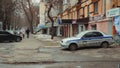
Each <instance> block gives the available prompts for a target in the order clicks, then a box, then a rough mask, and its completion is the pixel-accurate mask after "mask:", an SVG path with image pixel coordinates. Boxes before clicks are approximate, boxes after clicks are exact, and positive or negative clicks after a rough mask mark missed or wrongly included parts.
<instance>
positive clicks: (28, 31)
mask: <svg viewBox="0 0 120 68" xmlns="http://www.w3.org/2000/svg"><path fill="white" fill-rule="evenodd" d="M29 34H30V30H29V29H27V30H26V35H27V38H29Z"/></svg>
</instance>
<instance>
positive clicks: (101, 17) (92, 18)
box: [89, 14, 104, 21]
mask: <svg viewBox="0 0 120 68" xmlns="http://www.w3.org/2000/svg"><path fill="white" fill-rule="evenodd" d="M103 18H104V15H103V14H101V15H97V16H94V17H90V19H89V20H90V21H98V20H102V19H103Z"/></svg>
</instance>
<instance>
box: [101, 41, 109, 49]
mask: <svg viewBox="0 0 120 68" xmlns="http://www.w3.org/2000/svg"><path fill="white" fill-rule="evenodd" d="M101 47H102V48H108V47H109V43H108V42H103V43H102V44H101Z"/></svg>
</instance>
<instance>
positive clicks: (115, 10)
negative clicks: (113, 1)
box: [106, 8, 120, 17]
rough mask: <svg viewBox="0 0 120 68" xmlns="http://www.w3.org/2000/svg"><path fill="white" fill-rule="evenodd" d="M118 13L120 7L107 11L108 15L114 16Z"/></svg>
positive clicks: (119, 12) (119, 13)
mask: <svg viewBox="0 0 120 68" xmlns="http://www.w3.org/2000/svg"><path fill="white" fill-rule="evenodd" d="M118 15H120V8H114V9H110V10H107V12H106V16H107V17H114V16H118Z"/></svg>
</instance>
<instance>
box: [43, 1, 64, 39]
mask: <svg viewBox="0 0 120 68" xmlns="http://www.w3.org/2000/svg"><path fill="white" fill-rule="evenodd" d="M45 2H46V5H47V16H48V18H49V19H50V21H51V23H52V25H51V28H52V33H51V39H54V33H55V30H54V22H55V20H54V17H55V16H52V14H51V12H52V9H53V10H59V9H60V6H62V2H63V1H62V0H45ZM57 13H59V11H58V12H57ZM56 16H57V15H56Z"/></svg>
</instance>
